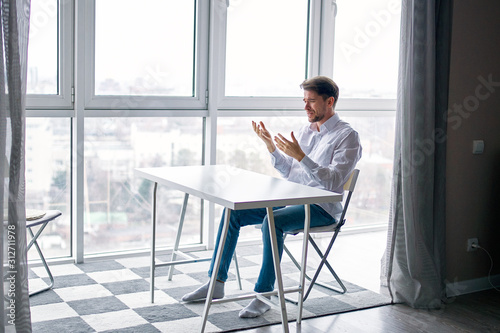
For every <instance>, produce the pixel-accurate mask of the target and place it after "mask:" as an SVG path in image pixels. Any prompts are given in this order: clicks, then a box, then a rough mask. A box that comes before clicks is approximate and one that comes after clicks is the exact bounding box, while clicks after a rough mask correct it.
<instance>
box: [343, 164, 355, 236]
mask: <svg viewBox="0 0 500 333" xmlns="http://www.w3.org/2000/svg"><path fill="white" fill-rule="evenodd" d="M358 176H359V170H358V169H354V170H352V172H351V175H350V176H349V179H348V180H347V182H346V183H345V184H344V191H347V192H348V193H347V198H346V199H345V202H344V209H343V210H342V215H341V216H340V219H339V227H340V226H342V225H344V223H345V214H346V212H347V207H349V202H350V201H351V196H352V192H354V187H356V182H357V181H358Z"/></svg>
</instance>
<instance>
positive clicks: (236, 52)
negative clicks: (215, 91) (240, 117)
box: [225, 0, 308, 97]
mask: <svg viewBox="0 0 500 333" xmlns="http://www.w3.org/2000/svg"><path fill="white" fill-rule="evenodd" d="M307 6H308V1H307V0H239V1H230V6H229V8H228V13H227V46H226V91H225V94H226V96H284V97H290V96H301V90H300V87H299V85H300V82H302V81H303V80H304V78H305V73H306V54H307ZM283 12H285V13H286V14H285V13H283ZM297 82H299V83H298V84H297Z"/></svg>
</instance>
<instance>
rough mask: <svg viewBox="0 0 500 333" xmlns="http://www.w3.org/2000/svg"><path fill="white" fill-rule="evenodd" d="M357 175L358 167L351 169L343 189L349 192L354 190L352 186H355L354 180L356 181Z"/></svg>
mask: <svg viewBox="0 0 500 333" xmlns="http://www.w3.org/2000/svg"><path fill="white" fill-rule="evenodd" d="M358 175H359V170H358V169H354V170H352V172H351V175H350V176H349V179H348V180H347V182H346V183H345V184H344V191H349V192H353V191H354V187H355V186H356V182H357V181H358Z"/></svg>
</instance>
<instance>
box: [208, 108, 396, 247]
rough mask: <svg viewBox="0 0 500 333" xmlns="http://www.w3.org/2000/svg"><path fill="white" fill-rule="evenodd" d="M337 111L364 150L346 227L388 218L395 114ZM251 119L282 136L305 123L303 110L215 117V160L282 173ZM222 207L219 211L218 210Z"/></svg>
mask: <svg viewBox="0 0 500 333" xmlns="http://www.w3.org/2000/svg"><path fill="white" fill-rule="evenodd" d="M339 114H340V113H339ZM340 116H341V119H343V120H345V121H347V122H349V123H350V124H351V126H352V127H353V128H354V129H356V130H357V131H358V133H359V135H360V138H361V145H362V146H363V156H362V158H361V160H360V162H359V163H358V165H357V168H358V169H360V171H361V172H360V176H359V180H358V183H357V185H356V191H355V193H354V195H353V197H352V198H353V199H352V201H351V204H350V206H349V210H348V216H347V220H348V223H347V224H346V228H347V227H354V226H356V227H357V226H361V225H373V224H378V223H387V221H388V216H389V203H390V189H391V179H392V159H393V154H394V151H393V150H394V121H395V117H394V116H374V117H349V116H343V115H342V114H340ZM252 120H254V121H261V120H262V121H263V122H264V124H265V125H266V127H267V128H268V129H269V130H270V131H271V132H272V134H273V135H274V134H277V133H282V134H284V135H285V136H286V137H290V132H291V131H297V130H298V129H299V128H300V127H302V126H303V125H305V124H307V119H306V118H305V116H304V117H299V116H297V117H253V118H246V117H237V118H219V119H218V131H219V136H218V137H217V163H218V164H229V165H234V166H237V167H241V168H243V169H247V170H252V171H256V172H260V173H264V174H268V175H271V176H276V177H281V176H280V175H279V174H278V172H277V171H275V170H274V168H273V167H272V166H271V160H270V157H269V153H268V152H267V149H266V148H265V146H264V144H263V143H262V141H261V140H260V139H259V138H258V137H257V136H256V135H255V134H254V132H253V130H252V126H251V122H252ZM221 213H222V212H219V213H218V215H217V216H220V215H221ZM240 237H242V238H247V239H248V238H255V237H260V231H259V230H254V228H246V229H245V232H242V233H241V236H240Z"/></svg>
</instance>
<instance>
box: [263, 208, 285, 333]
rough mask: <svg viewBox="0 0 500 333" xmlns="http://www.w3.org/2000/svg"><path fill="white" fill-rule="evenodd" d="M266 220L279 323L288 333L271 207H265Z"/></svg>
mask: <svg viewBox="0 0 500 333" xmlns="http://www.w3.org/2000/svg"><path fill="white" fill-rule="evenodd" d="M267 220H268V222H269V234H270V235H271V245H272V252H273V261H274V273H275V274H276V283H277V284H278V298H279V302H280V307H281V323H282V327H283V332H285V333H288V332H289V328H288V317H287V313H286V303H285V294H284V292H283V279H282V276H281V266H280V257H279V252H278V244H277V240H276V231H275V230H276V229H275V226H274V214H273V208H272V207H267Z"/></svg>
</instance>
